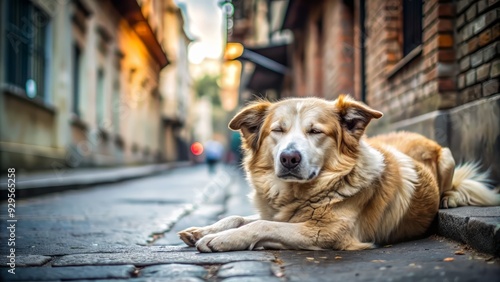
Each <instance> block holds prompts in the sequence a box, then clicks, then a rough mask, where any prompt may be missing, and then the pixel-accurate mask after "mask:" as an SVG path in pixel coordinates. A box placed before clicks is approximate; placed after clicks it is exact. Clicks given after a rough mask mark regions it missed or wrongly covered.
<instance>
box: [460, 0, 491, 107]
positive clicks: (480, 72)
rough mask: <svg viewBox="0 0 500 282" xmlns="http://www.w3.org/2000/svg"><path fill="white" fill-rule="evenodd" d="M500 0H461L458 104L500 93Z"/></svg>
mask: <svg viewBox="0 0 500 282" xmlns="http://www.w3.org/2000/svg"><path fill="white" fill-rule="evenodd" d="M498 4H499V1H494V0H490V1H488V0H482V1H459V2H458V3H457V20H456V28H457V32H456V37H455V38H456V41H457V59H458V60H459V74H458V83H457V89H458V92H459V95H458V101H457V102H458V103H459V104H464V103H467V102H470V101H473V100H476V99H479V98H482V97H486V96H490V95H492V94H496V93H498V92H499V90H498V89H499V88H498V76H499V73H500V60H499V59H498V54H499V53H500V44H499V43H498V37H499V34H500V31H499V30H500V23H499V22H498V19H499V17H500V15H499V14H500V9H499V5H498Z"/></svg>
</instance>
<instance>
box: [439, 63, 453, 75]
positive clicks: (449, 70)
mask: <svg viewBox="0 0 500 282" xmlns="http://www.w3.org/2000/svg"><path fill="white" fill-rule="evenodd" d="M436 70H437V76H438V77H451V76H453V75H454V74H455V70H456V65H455V64H453V63H442V62H439V63H437V67H436Z"/></svg>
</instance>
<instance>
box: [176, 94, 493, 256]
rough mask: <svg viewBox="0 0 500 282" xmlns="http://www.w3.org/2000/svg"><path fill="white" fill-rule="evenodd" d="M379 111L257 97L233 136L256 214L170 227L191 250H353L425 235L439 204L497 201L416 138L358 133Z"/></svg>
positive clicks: (471, 173) (471, 170)
mask: <svg viewBox="0 0 500 282" xmlns="http://www.w3.org/2000/svg"><path fill="white" fill-rule="evenodd" d="M381 117H382V113H381V112H379V111H376V110H374V109H372V108H370V107H368V106H367V105H365V104H363V103H361V102H358V101H355V100H353V99H352V98H350V97H349V96H344V95H342V96H340V97H339V98H338V99H336V100H335V101H326V100H322V99H318V98H293V99H286V100H282V101H279V102H276V103H271V102H267V101H258V102H256V103H253V104H251V105H249V106H247V107H246V108H244V109H243V110H242V111H241V112H239V113H238V114H237V115H236V116H235V117H234V118H233V119H232V120H231V122H230V123H229V128H230V129H232V130H239V131H241V134H242V147H243V149H244V152H245V158H244V167H245V170H246V173H247V177H248V180H249V182H250V184H251V186H252V187H253V190H254V192H253V201H254V204H255V206H256V208H257V210H258V212H259V216H258V217H239V216H231V217H227V218H224V219H222V220H220V221H219V222H217V223H214V224H212V225H210V226H206V227H191V228H188V229H186V230H183V231H181V232H179V236H180V238H181V239H182V240H183V241H184V242H185V243H186V244H187V245H189V246H196V248H197V249H198V250H199V251H200V252H222V251H235V250H252V249H256V248H272V249H305V250H324V249H336V250H363V249H370V248H374V247H375V246H377V245H383V244H391V243H395V242H400V241H404V240H409V239H412V238H416V237H420V236H422V235H423V234H425V233H426V231H427V230H428V228H429V226H430V225H431V222H432V221H433V219H434V218H435V216H436V214H437V211H438V209H439V207H443V208H452V207H457V206H491V205H500V195H499V194H497V193H496V192H495V191H493V190H491V189H490V188H489V187H488V185H487V183H488V178H487V174H486V173H481V172H480V171H479V168H478V166H477V165H475V164H473V163H465V164H464V165H461V166H456V165H455V160H454V158H453V156H452V154H451V152H450V150H449V149H448V148H444V147H441V146H440V145H438V144H437V143H436V142H434V141H432V140H429V139H427V138H425V137H423V136H421V135H419V134H415V133H409V132H396V133H392V134H387V135H382V136H378V137H374V138H366V137H365V136H364V132H365V128H366V126H367V125H368V124H369V123H370V121H371V120H372V119H378V118H381Z"/></svg>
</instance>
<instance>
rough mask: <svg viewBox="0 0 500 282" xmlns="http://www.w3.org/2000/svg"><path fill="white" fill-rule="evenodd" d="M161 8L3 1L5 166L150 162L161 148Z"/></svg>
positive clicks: (0, 112) (0, 45)
mask: <svg viewBox="0 0 500 282" xmlns="http://www.w3.org/2000/svg"><path fill="white" fill-rule="evenodd" d="M164 5H166V4H165V3H164V2H163V1H158V0H149V1H135V0H130V1H128V0H126V1H117V0H107V1H95V0H74V1H49V0H31V1H29V0H20V1H13V0H1V1H0V10H1V13H2V15H1V17H0V18H1V21H0V32H1V36H0V57H1V58H2V60H1V62H2V64H1V67H0V79H1V91H0V107H1V109H0V123H1V129H0V130H1V131H0V153H1V163H2V167H12V166H14V167H18V168H19V169H21V168H24V169H64V168H68V167H81V166H114V165H128V164H143V163H154V162H159V161H164V160H166V159H169V156H168V155H169V154H171V153H172V152H166V149H165V146H164V143H166V142H168V141H166V140H165V139H164V135H165V134H164V133H163V129H162V126H163V118H162V117H163V116H164V114H165V109H164V107H163V105H164V101H165V99H164V97H163V94H162V89H161V85H162V83H161V77H160V73H161V72H162V71H163V70H165V68H166V67H167V65H168V64H169V58H168V56H167V55H166V54H165V51H164V44H165V42H166V37H167V36H168V34H167V33H166V31H165V30H166V29H165V27H166V26H168V24H169V23H166V22H165V21H166V20H167V19H165V18H164V13H163V11H164V10H165V9H166V7H165V6H164Z"/></svg>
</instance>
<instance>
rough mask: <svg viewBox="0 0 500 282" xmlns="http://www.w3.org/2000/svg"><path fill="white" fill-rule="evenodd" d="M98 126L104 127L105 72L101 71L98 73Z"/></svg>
mask: <svg viewBox="0 0 500 282" xmlns="http://www.w3.org/2000/svg"><path fill="white" fill-rule="evenodd" d="M96 95H97V97H96V101H97V126H98V127H102V126H104V124H103V123H104V108H105V105H104V70H102V69H99V71H98V72H97V91H96Z"/></svg>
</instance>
